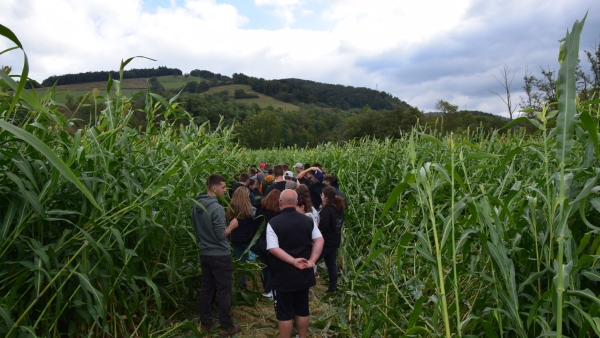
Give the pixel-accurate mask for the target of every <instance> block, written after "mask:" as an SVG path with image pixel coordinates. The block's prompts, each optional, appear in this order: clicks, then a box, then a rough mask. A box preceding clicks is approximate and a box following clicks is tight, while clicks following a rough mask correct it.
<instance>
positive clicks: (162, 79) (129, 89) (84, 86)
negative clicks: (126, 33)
mask: <svg viewBox="0 0 600 338" xmlns="http://www.w3.org/2000/svg"><path fill="white" fill-rule="evenodd" d="M157 79H158V82H159V83H160V84H161V85H162V86H163V87H164V88H165V89H175V90H180V89H182V88H183V87H185V85H186V84H187V83H188V82H190V81H197V82H205V81H206V80H205V79H202V78H199V77H195V76H187V77H184V76H182V75H179V76H176V77H175V76H171V75H166V76H158V77H157ZM148 80H149V79H148V78H136V79H123V82H122V84H121V93H123V94H125V95H127V96H129V97H132V96H134V95H135V94H137V93H142V92H144V91H146V90H147V89H148V86H149V85H148ZM103 88H106V82H105V81H98V82H86V83H76V84H68V85H59V86H56V87H54V92H55V93H56V95H55V96H54V97H53V99H54V100H56V101H58V102H66V101H67V95H69V96H71V97H72V98H73V99H75V100H76V101H77V102H78V100H80V99H81V98H83V97H84V96H85V95H86V94H90V93H91V92H92V91H93V90H94V89H103ZM237 89H242V90H244V91H245V92H246V93H248V94H254V95H257V96H258V98H250V99H236V100H238V101H240V102H244V103H247V104H253V103H256V104H257V105H258V106H259V107H268V106H271V107H273V108H275V109H277V108H281V109H283V110H284V111H285V110H289V111H298V110H300V107H298V106H296V105H294V104H291V103H287V102H283V101H280V100H277V99H275V98H273V97H271V96H268V95H265V94H261V93H257V92H255V91H253V90H252V88H251V87H250V86H249V85H243V84H232V85H220V86H215V87H211V88H210V89H209V90H208V91H206V92H203V93H201V94H200V95H215V94H220V93H223V92H227V95H228V96H230V97H231V98H233V96H234V92H235V90H237ZM47 90H48V88H38V89H36V92H37V94H38V95H42V93H44V91H47ZM111 94H113V95H114V94H115V91H114V89H113V91H112V92H111Z"/></svg>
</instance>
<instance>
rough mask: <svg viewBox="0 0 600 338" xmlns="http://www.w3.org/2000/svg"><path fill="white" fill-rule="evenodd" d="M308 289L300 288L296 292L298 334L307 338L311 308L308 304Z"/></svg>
mask: <svg viewBox="0 0 600 338" xmlns="http://www.w3.org/2000/svg"><path fill="white" fill-rule="evenodd" d="M308 290H309V289H304V290H299V291H296V292H294V314H295V318H296V329H297V330H298V336H299V337H300V338H305V337H306V333H307V332H308V323H309V321H310V310H309V306H308Z"/></svg>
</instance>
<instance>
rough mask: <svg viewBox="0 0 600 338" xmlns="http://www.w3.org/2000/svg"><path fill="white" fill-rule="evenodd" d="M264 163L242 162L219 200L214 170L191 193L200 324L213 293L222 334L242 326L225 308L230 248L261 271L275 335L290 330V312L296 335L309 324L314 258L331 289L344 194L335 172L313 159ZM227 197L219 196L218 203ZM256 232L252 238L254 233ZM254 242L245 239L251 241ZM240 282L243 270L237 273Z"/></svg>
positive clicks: (206, 323)
mask: <svg viewBox="0 0 600 338" xmlns="http://www.w3.org/2000/svg"><path fill="white" fill-rule="evenodd" d="M293 168H294V169H295V173H294V172H292V171H290V170H289V165H288V164H283V165H275V166H273V168H271V167H270V166H269V165H268V164H266V163H261V164H260V165H259V166H252V167H250V168H248V170H249V173H242V174H240V175H239V181H238V182H235V183H234V184H233V185H232V186H231V190H230V194H229V196H230V198H231V200H230V202H229V205H228V206H226V207H225V208H224V207H222V206H221V205H220V204H219V199H221V198H223V197H224V196H226V194H227V184H226V182H225V179H224V178H223V177H222V176H220V175H216V174H214V175H211V176H210V177H209V178H208V180H207V184H206V185H207V192H206V193H203V194H200V195H199V196H197V197H196V199H195V203H194V206H193V207H192V223H193V225H194V229H195V231H196V235H197V237H198V247H199V248H200V265H201V269H202V287H201V291H200V320H201V329H202V330H210V329H211V328H212V327H213V320H212V309H213V305H212V303H213V302H212V300H213V297H214V295H215V293H216V295H217V296H218V310H219V323H220V326H221V335H223V336H231V335H233V334H235V333H238V332H240V331H241V327H240V326H239V325H237V324H234V323H233V320H232V318H231V315H230V307H231V292H232V289H231V285H232V280H231V279H232V256H231V251H230V250H231V249H230V248H231V247H233V250H234V253H235V256H236V258H237V259H239V260H247V259H248V253H250V252H251V253H253V254H255V255H256V256H257V257H258V259H259V260H260V262H261V263H262V264H263V265H264V267H263V269H262V271H261V281H262V285H263V291H264V293H263V296H265V297H267V298H270V299H273V300H274V307H275V315H276V317H277V320H278V323H279V332H280V337H290V335H291V332H292V328H293V322H292V319H295V322H296V329H297V331H298V336H299V337H305V336H306V333H307V331H308V323H309V315H310V313H309V307H308V291H309V289H310V288H311V287H312V286H314V285H316V279H315V277H316V276H317V270H316V267H317V263H318V262H319V261H320V260H324V262H325V265H326V267H327V270H328V274H329V287H328V289H327V292H335V291H337V279H338V268H337V250H338V248H339V246H340V243H341V228H342V226H343V223H344V210H345V209H346V207H347V201H346V198H345V195H344V194H343V193H342V192H341V191H340V190H339V189H338V185H337V179H336V177H335V176H333V175H331V174H329V173H327V170H326V169H325V168H322V167H321V165H319V164H318V163H316V164H313V165H310V164H304V165H303V164H302V163H296V164H295V165H294V167H293ZM225 204H226V203H225ZM255 236H257V237H258V238H257V239H256V241H253V240H254V238H255ZM253 242H254V244H253V245H252V246H251V244H252V243H253ZM241 283H242V285H245V283H246V281H245V277H243V278H242V281H241Z"/></svg>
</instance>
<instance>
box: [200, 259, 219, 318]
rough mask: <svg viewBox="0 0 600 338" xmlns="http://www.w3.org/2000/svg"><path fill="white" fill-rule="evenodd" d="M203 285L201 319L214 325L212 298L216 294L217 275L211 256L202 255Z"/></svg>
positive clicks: (201, 289)
mask: <svg viewBox="0 0 600 338" xmlns="http://www.w3.org/2000/svg"><path fill="white" fill-rule="evenodd" d="M200 269H201V271H202V286H201V288H200V321H201V322H202V324H204V325H208V326H210V325H212V299H213V295H214V294H215V287H216V285H215V277H214V276H213V273H212V270H211V268H210V256H200Z"/></svg>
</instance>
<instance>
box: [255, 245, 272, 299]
mask: <svg viewBox="0 0 600 338" xmlns="http://www.w3.org/2000/svg"><path fill="white" fill-rule="evenodd" d="M251 250H252V252H254V253H255V254H256V255H257V256H258V259H260V262H261V263H263V264H264V265H265V267H264V268H263V269H262V271H261V274H260V279H261V280H262V283H263V288H264V291H265V293H269V292H271V280H270V272H269V259H268V257H267V241H266V240H264V239H260V238H259V239H258V240H257V241H256V243H254V245H253V246H252V248H251Z"/></svg>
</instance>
